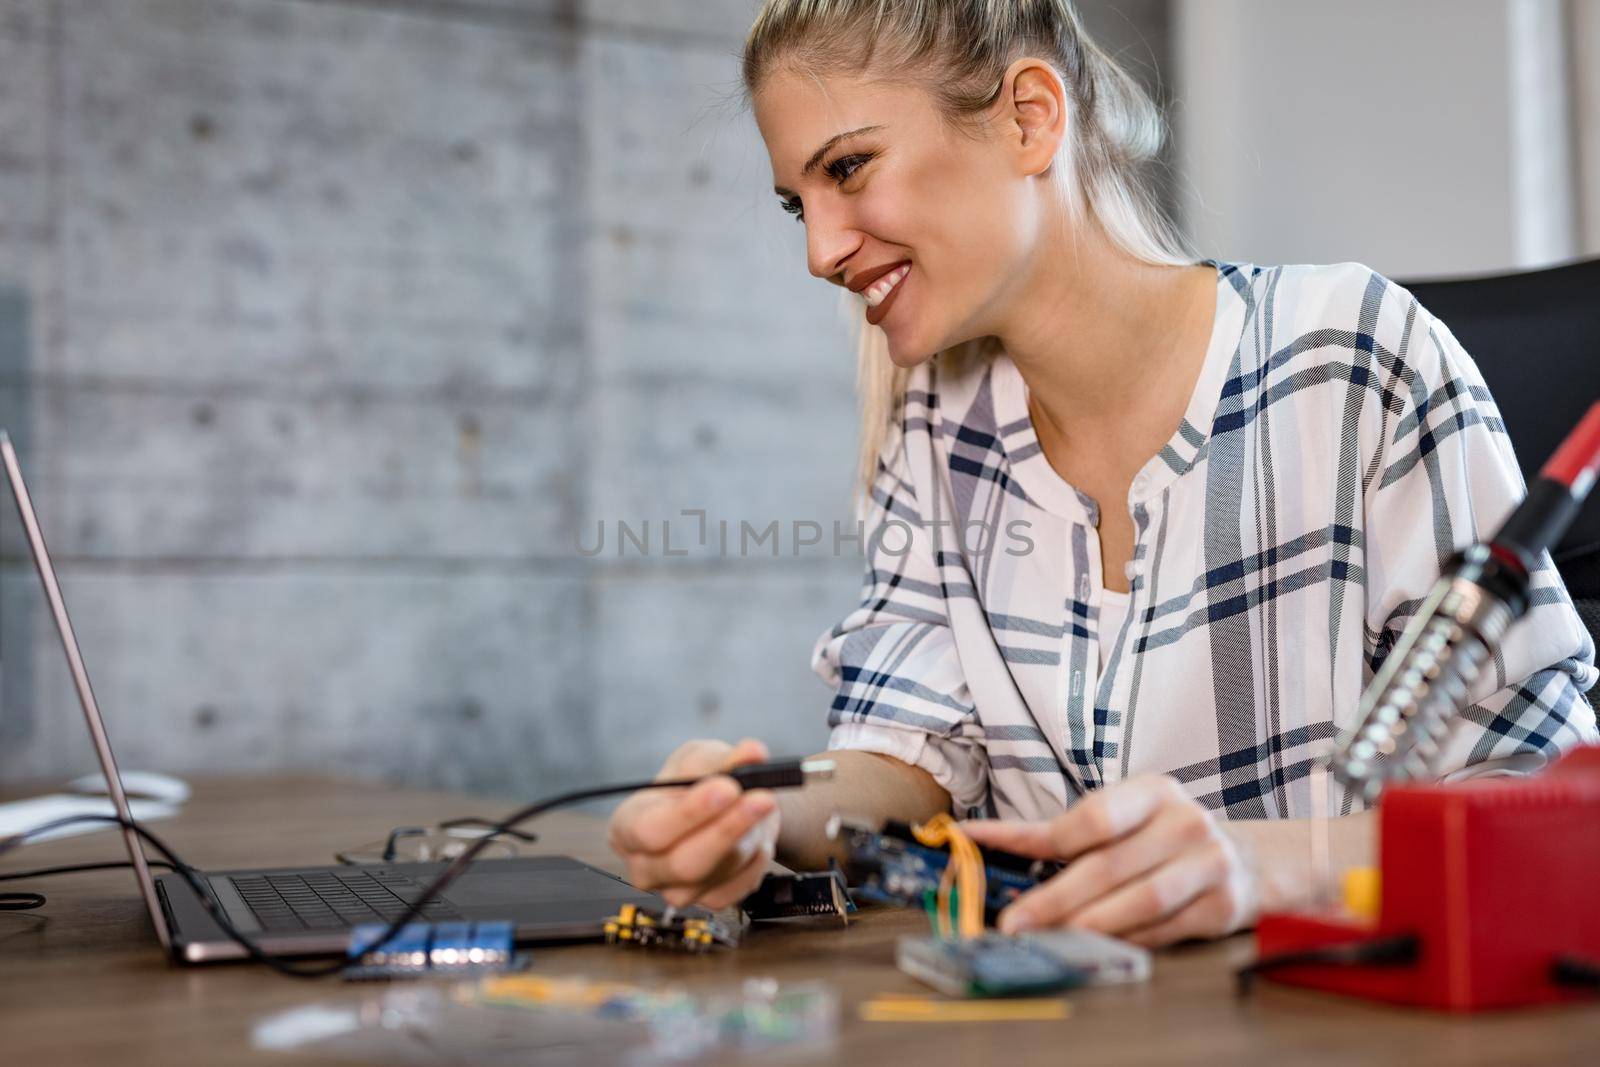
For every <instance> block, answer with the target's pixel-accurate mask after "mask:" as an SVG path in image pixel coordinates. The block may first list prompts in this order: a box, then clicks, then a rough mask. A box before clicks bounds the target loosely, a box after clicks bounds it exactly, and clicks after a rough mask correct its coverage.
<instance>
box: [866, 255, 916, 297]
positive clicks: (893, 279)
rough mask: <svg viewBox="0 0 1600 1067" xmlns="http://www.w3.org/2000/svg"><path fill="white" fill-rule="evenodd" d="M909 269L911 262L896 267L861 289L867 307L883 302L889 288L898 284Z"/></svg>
mask: <svg viewBox="0 0 1600 1067" xmlns="http://www.w3.org/2000/svg"><path fill="white" fill-rule="evenodd" d="M910 270H911V264H909V263H907V264H906V265H905V266H903V267H897V268H895V269H894V270H892V271H890V272H889V273H888V274H885V275H884V276H883V277H881V278H879V279H878V280H877V281H875V282H873V283H872V284H871V285H869V286H867V287H866V288H865V289H863V290H862V291H861V296H862V298H863V299H864V300H866V302H867V307H869V308H875V307H877V306H878V305H879V304H881V303H883V298H884V297H886V296H888V295H889V290H890V289H893V288H894V287H895V286H897V285H899V284H900V279H901V278H904V277H905V276H906V274H907V272H909V271H910Z"/></svg>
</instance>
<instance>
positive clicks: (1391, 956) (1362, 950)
mask: <svg viewBox="0 0 1600 1067" xmlns="http://www.w3.org/2000/svg"><path fill="white" fill-rule="evenodd" d="M1421 950H1422V942H1421V941H1420V940H1419V939H1418V938H1417V936H1416V935H1415V934H1400V935H1398V936H1395V937H1380V938H1374V939H1370V940H1367V941H1344V942H1341V943H1339V944H1335V945H1318V946H1317V947H1315V948H1307V949H1298V950H1296V951H1293V952H1280V953H1278V954H1277V955H1275V956H1264V957H1262V958H1261V959H1258V960H1256V961H1255V962H1254V963H1252V964H1249V965H1247V966H1244V967H1241V968H1239V969H1238V970H1237V971H1235V972H1234V975H1233V976H1234V979H1235V980H1236V981H1237V982H1238V991H1239V995H1240V996H1244V995H1245V994H1247V993H1249V992H1250V990H1251V987H1252V986H1254V984H1255V980H1256V977H1257V976H1258V975H1262V974H1267V973H1268V972H1271V971H1279V970H1283V969H1284V968H1286V967H1301V966H1306V965H1311V964H1329V965H1333V966H1342V967H1354V966H1366V967H1400V966H1404V965H1405V964H1408V963H1415V962H1417V956H1418V955H1419V954H1420V952H1421Z"/></svg>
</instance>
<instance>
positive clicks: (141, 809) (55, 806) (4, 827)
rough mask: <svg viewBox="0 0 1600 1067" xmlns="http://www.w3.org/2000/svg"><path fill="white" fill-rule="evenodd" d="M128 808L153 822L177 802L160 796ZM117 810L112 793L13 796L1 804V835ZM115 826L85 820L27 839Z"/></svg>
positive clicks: (137, 816)
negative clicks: (16, 797)
mask: <svg viewBox="0 0 1600 1067" xmlns="http://www.w3.org/2000/svg"><path fill="white" fill-rule="evenodd" d="M128 810H129V811H131V812H132V813H133V817H134V818H135V819H137V820H138V821H140V822H150V821H152V820H155V819H165V818H167V817H168V816H169V815H176V814H177V812H178V805H176V804H168V803H166V802H165V801H161V800H130V801H129V802H128ZM116 813H117V809H116V808H114V807H112V805H111V798H110V797H79V796H73V795H71V794H70V793H51V794H49V795H48V796H42V797H30V798H29V799H27V800H13V801H9V802H7V803H4V804H0V837H9V836H10V835H11V834H20V833H22V832H23V831H24V830H31V829H33V828H34V827H35V826H43V825H44V824H45V823H47V822H54V821H55V820H56V819H65V818H67V817H68V816H70V815H115V814H116ZM115 829H117V825H116V824H115V823H109V822H101V823H94V822H86V823H79V824H78V825H76V826H63V827H62V828H61V829H59V830H52V831H51V832H50V833H47V834H40V835H39V836H37V837H32V838H29V839H28V840H29V842H30V843H32V842H35V841H48V840H50V839H51V838H53V837H72V836H74V835H76V834H92V833H94V832H95V831H97V830H115Z"/></svg>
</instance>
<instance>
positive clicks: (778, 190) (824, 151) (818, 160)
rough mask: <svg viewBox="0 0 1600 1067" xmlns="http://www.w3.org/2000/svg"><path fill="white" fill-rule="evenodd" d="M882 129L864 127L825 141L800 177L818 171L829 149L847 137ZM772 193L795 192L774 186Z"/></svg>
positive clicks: (785, 194)
mask: <svg viewBox="0 0 1600 1067" xmlns="http://www.w3.org/2000/svg"><path fill="white" fill-rule="evenodd" d="M881 129H883V126H882V125H881V124H880V125H877V126H862V127H861V128H860V129H855V130H846V131H845V132H844V133H836V134H834V135H833V136H832V137H830V138H828V139H827V140H826V141H824V142H823V143H822V147H821V148H819V149H817V150H816V151H815V152H813V153H811V158H810V159H808V160H806V165H805V166H803V167H801V168H800V176H801V177H805V176H807V175H809V174H810V173H811V172H812V171H814V170H816V169H817V164H818V163H821V162H822V157H823V156H825V155H827V154H828V149H830V148H832V147H833V146H834V145H836V144H838V143H839V142H840V141H842V140H844V139H845V138H846V137H854V136H855V135H856V134H858V133H871V132H872V131H873V130H881ZM772 191H773V192H775V193H777V194H778V195H779V196H793V195H794V192H793V191H792V190H789V189H785V188H784V187H783V186H781V185H774V186H773V187H772Z"/></svg>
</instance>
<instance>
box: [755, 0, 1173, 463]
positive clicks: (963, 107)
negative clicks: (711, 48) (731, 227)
mask: <svg viewBox="0 0 1600 1067" xmlns="http://www.w3.org/2000/svg"><path fill="white" fill-rule="evenodd" d="M1023 56H1036V57H1038V58H1040V59H1044V60H1047V61H1048V62H1049V63H1050V64H1051V66H1053V67H1054V68H1055V70H1056V72H1057V73H1058V74H1059V75H1060V76H1061V80H1062V82H1063V83H1064V84H1065V86H1066V89H1067V93H1068V96H1069V99H1070V102H1071V104H1072V105H1073V106H1072V108H1071V113H1072V117H1073V123H1072V136H1071V137H1069V138H1067V139H1066V140H1065V141H1064V142H1063V147H1062V152H1063V154H1064V155H1066V156H1067V158H1068V161H1069V163H1070V165H1069V166H1060V167H1053V168H1051V171H1052V173H1053V174H1055V175H1057V176H1058V180H1059V181H1060V183H1061V186H1062V191H1063V193H1064V194H1065V196H1066V202H1067V204H1068V205H1069V208H1070V210H1071V211H1072V212H1073V213H1074V215H1075V216H1076V217H1079V218H1081V217H1082V216H1083V215H1085V214H1086V215H1087V217H1088V218H1089V219H1090V220H1092V221H1093V222H1095V223H1097V224H1098V225H1099V227H1100V229H1101V231H1102V232H1103V233H1104V234H1105V235H1106V237H1107V239H1108V240H1109V241H1110V242H1111V243H1112V244H1113V245H1114V246H1116V247H1117V248H1119V249H1121V250H1122V251H1123V252H1125V253H1127V254H1128V255H1130V256H1132V257H1133V258H1135V259H1138V260H1141V261H1144V262H1146V263H1153V264H1163V265H1172V266H1181V265H1185V264H1190V263H1193V262H1195V257H1194V256H1193V254H1192V253H1190V252H1189V250H1188V248H1187V247H1186V245H1185V242H1184V240H1183V238H1182V237H1181V236H1180V235H1179V234H1178V232H1177V230H1176V229H1175V228H1174V227H1173V225H1172V223H1171V222H1170V221H1169V220H1168V219H1167V217H1166V214H1165V212H1163V211H1162V210H1161V207H1160V204H1159V200H1158V198H1157V195H1156V193H1155V190H1154V186H1153V183H1152V182H1151V180H1150V178H1149V177H1148V175H1147V173H1146V171H1147V170H1148V166H1147V165H1148V164H1150V163H1151V162H1152V161H1154V160H1155V158H1156V155H1157V153H1158V152H1159V151H1160V149H1161V142H1162V138H1163V136H1164V133H1165V129H1164V126H1163V124H1162V121H1161V113H1160V111H1159V110H1158V109H1157V108H1156V106H1155V104H1154V103H1153V102H1152V101H1151V99H1150V97H1149V96H1148V94H1146V93H1145V91H1144V89H1143V88H1142V87H1140V85H1139V83H1138V82H1136V81H1135V80H1134V79H1133V78H1132V77H1131V76H1130V75H1129V74H1128V73H1127V71H1125V70H1123V69H1122V67H1120V66H1119V65H1118V64H1117V63H1116V61H1114V60H1113V59H1112V58H1111V57H1110V56H1109V55H1107V54H1106V53H1105V52H1104V51H1102V50H1101V49H1100V48H1099V46H1097V45H1096V44H1095V43H1094V42H1093V41H1092V40H1090V39H1089V37H1088V35H1087V34H1086V33H1085V32H1084V30H1083V24H1082V23H1081V22H1080V21H1079V19H1078V13H1077V12H1076V11H1075V10H1074V9H1073V6H1072V3H1071V0H766V2H765V3H764V4H763V5H762V8H761V12H760V13H759V14H758V15H757V16H756V20H755V24H754V25H752V26H751V27H750V33H749V35H748V37H746V39H745V45H744V68H743V76H744V87H745V92H746V94H747V95H748V96H750V97H752V98H753V97H754V96H755V95H756V92H757V91H758V90H759V88H760V86H761V83H762V80H763V79H764V78H765V77H766V76H767V75H768V74H770V73H771V71H772V70H773V69H774V67H775V66H777V65H778V64H779V63H783V64H792V65H794V66H795V67H796V68H797V69H800V70H804V71H807V72H809V73H811V74H814V75H821V74H827V73H838V72H841V71H863V70H872V71H873V73H874V75H876V76H888V77H895V76H903V77H907V78H910V79H914V80H915V81H916V82H917V83H918V84H921V85H923V86H924V87H925V88H926V89H927V90H928V91H929V92H930V93H932V94H933V97H934V99H935V101H936V103H937V104H938V106H939V108H940V110H941V112H942V114H944V116H945V117H946V119H948V120H950V121H951V122H952V124H954V125H956V126H958V127H960V126H961V125H962V124H963V123H964V122H970V120H971V119H973V118H974V117H975V116H978V115H981V114H982V112H984V111H985V110H987V109H988V108H989V107H990V106H991V105H992V104H993V103H994V102H995V100H996V99H997V98H998V97H999V94H1000V90H1001V89H1002V88H1003V87H1004V81H1005V74H1006V70H1007V68H1008V67H1009V66H1010V65H1011V64H1012V63H1013V62H1014V61H1016V60H1017V59H1020V58H1022V57H1023ZM845 299H846V301H847V306H848V307H849V308H850V310H849V312H848V314H850V315H851V318H852V320H853V323H854V328H855V335H856V350H857V366H856V381H857V388H858V390H859V393H860V405H861V450H860V454H859V467H858V488H859V489H860V490H861V491H862V492H863V493H868V492H870V491H871V486H872V482H873V479H874V477H875V476H876V473H877V464H878V454H879V452H880V451H881V450H882V448H883V445H884V442H885V439H886V437H887V434H888V431H889V427H890V424H891V421H892V420H893V419H894V418H895V417H896V412H897V410H898V409H899V405H900V401H901V399H902V398H903V397H904V395H905V388H906V380H907V377H908V374H909V372H908V371H906V370H905V369H903V368H900V367H897V366H896V365H895V364H894V363H893V362H891V361H890V359H889V352H888V344H887V342H886V340H885V337H884V333H883V331H882V330H881V329H879V328H878V327H876V326H871V325H869V324H868V323H867V321H866V310H865V307H864V306H863V305H862V303H861V301H859V300H854V299H851V298H850V296H849V295H847V296H846V298H845ZM994 351H996V344H995V339H994V338H992V337H981V338H975V339H973V340H970V341H965V342H963V343H961V344H959V345H956V346H954V347H952V348H949V349H946V350H944V351H943V352H940V353H938V355H937V357H936V358H937V359H939V360H940V363H941V365H945V366H950V365H952V364H953V363H957V362H964V361H967V360H971V359H980V358H986V357H987V356H989V355H992V354H993V353H994Z"/></svg>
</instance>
